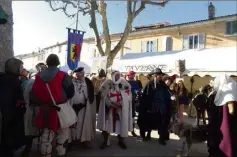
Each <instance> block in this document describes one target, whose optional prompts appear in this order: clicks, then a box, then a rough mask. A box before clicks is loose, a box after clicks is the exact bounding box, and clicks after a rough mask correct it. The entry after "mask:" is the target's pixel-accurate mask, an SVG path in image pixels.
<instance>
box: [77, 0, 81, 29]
mask: <svg viewBox="0 0 237 157" xmlns="http://www.w3.org/2000/svg"><path fill="white" fill-rule="evenodd" d="M79 4H80V0H78V4H77V20H76V30H77V29H78V18H79Z"/></svg>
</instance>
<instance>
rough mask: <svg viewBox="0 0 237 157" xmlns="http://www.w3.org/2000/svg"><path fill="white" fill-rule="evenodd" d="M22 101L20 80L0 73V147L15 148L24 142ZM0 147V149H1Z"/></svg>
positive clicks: (23, 109)
mask: <svg viewBox="0 0 237 157" xmlns="http://www.w3.org/2000/svg"><path fill="white" fill-rule="evenodd" d="M19 101H21V102H23V101H24V98H23V93H22V90H21V81H20V80H19V78H18V77H17V76H13V75H9V74H5V73H1V74H0V110H1V114H2V130H1V135H2V136H1V147H0V148H1V149H5V148H6V146H7V148H8V149H11V150H16V149H18V148H20V147H21V146H23V145H24V144H25V133H24V113H25V108H24V107H23V106H24V105H20V106H22V107H17V106H16V105H17V103H18V102H19ZM1 149H0V150H1Z"/></svg>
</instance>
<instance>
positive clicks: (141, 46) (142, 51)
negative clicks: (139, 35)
mask: <svg viewBox="0 0 237 157" xmlns="http://www.w3.org/2000/svg"><path fill="white" fill-rule="evenodd" d="M143 49H144V48H143V41H141V52H144V51H143Z"/></svg>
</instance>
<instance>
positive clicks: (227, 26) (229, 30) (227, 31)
mask: <svg viewBox="0 0 237 157" xmlns="http://www.w3.org/2000/svg"><path fill="white" fill-rule="evenodd" d="M225 34H227V35H231V22H226V33H225Z"/></svg>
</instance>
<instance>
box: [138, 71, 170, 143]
mask: <svg viewBox="0 0 237 157" xmlns="http://www.w3.org/2000/svg"><path fill="white" fill-rule="evenodd" d="M151 74H152V75H155V78H154V80H151V81H149V82H148V84H147V85H146V86H145V88H144V91H143V95H142V98H141V104H140V106H139V115H138V126H139V128H140V135H141V137H142V138H143V139H144V140H145V139H146V138H150V137H149V136H150V134H149V133H150V131H151V130H158V134H159V135H160V138H159V143H160V144H162V145H165V144H166V142H165V141H166V140H168V136H167V134H169V133H168V125H169V121H170V114H171V94H170V92H169V89H168V87H167V86H166V84H165V83H164V82H163V81H162V75H163V73H162V71H161V69H155V71H153V72H152V73H151ZM146 132H148V135H147V137H146V136H145V133H146Z"/></svg>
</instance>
